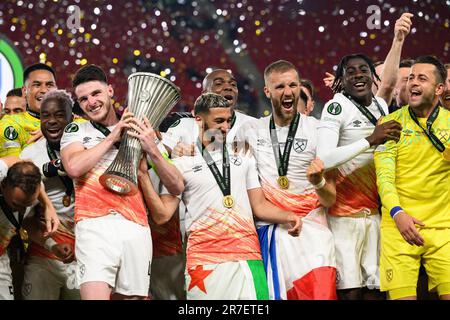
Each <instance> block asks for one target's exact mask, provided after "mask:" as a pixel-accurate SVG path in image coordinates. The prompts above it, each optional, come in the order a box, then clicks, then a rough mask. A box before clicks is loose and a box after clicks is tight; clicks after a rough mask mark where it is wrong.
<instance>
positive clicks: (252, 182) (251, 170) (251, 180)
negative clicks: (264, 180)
mask: <svg viewBox="0 0 450 320" xmlns="http://www.w3.org/2000/svg"><path fill="white" fill-rule="evenodd" d="M246 160H247V161H248V162H249V164H248V168H247V175H246V179H247V183H246V185H247V190H250V189H256V188H261V184H260V183H259V177H258V170H257V169H256V160H255V157H253V156H250V157H248V158H246Z"/></svg>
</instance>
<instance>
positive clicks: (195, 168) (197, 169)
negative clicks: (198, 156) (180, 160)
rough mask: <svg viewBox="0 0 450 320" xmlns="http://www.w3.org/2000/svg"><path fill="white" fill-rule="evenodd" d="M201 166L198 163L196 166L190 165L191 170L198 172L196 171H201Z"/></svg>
mask: <svg viewBox="0 0 450 320" xmlns="http://www.w3.org/2000/svg"><path fill="white" fill-rule="evenodd" d="M202 169H203V166H202V165H201V164H200V165H198V166H195V167H192V171H194V172H198V171H202Z"/></svg>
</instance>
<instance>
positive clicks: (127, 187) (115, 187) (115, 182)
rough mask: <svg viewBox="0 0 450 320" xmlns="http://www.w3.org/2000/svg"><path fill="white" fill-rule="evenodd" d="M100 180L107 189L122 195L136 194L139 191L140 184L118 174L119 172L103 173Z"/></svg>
mask: <svg viewBox="0 0 450 320" xmlns="http://www.w3.org/2000/svg"><path fill="white" fill-rule="evenodd" d="M99 181H100V183H101V184H102V186H104V187H105V188H106V189H108V190H110V191H112V192H115V193H118V194H121V195H134V194H136V193H137V192H138V186H137V185H136V184H134V183H133V182H131V181H130V180H129V179H127V178H125V177H123V176H121V175H118V173H117V172H116V173H108V174H103V175H101V176H100V179H99Z"/></svg>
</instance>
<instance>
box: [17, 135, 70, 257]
mask: <svg viewBox="0 0 450 320" xmlns="http://www.w3.org/2000/svg"><path fill="white" fill-rule="evenodd" d="M55 154H56V156H57V157H59V151H55ZM20 158H21V159H25V160H26V159H29V160H31V161H33V163H34V164H35V165H36V166H37V167H38V168H39V169H40V170H41V174H42V166H43V165H44V164H45V163H47V162H49V161H50V157H49V155H48V152H47V140H46V139H40V140H39V141H37V142H36V143H34V144H32V145H30V146H28V147H26V148H25V149H23V151H22V153H21V154H20ZM42 179H43V182H44V185H45V191H46V193H47V195H48V197H49V199H50V201H51V202H52V203H53V206H54V207H55V210H56V213H57V214H58V217H59V220H60V222H61V224H60V226H59V228H58V231H57V232H56V233H55V234H54V235H52V238H53V239H54V240H55V241H56V242H57V243H69V244H72V245H74V244H75V234H74V226H75V221H74V204H75V197H74V192H72V196H71V201H70V205H69V206H68V207H66V206H64V205H63V197H64V196H65V194H66V187H65V186H64V184H63V182H62V181H61V178H60V177H51V178H46V177H45V176H44V175H43V174H42ZM29 254H30V255H37V256H41V257H47V258H51V259H57V258H56V256H55V255H54V254H53V253H51V252H50V251H48V250H47V249H45V248H44V247H43V246H40V245H38V244H36V243H34V242H33V243H32V244H31V246H30V248H29Z"/></svg>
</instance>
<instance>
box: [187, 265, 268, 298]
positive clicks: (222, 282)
mask: <svg viewBox="0 0 450 320" xmlns="http://www.w3.org/2000/svg"><path fill="white" fill-rule="evenodd" d="M186 288H187V294H186V298H187V300H268V299H269V291H268V288H267V280H266V273H265V272H264V265H263V262H262V261H261V260H248V261H244V260H241V261H229V262H222V263H218V264H208V265H198V266H195V267H192V268H191V269H189V270H186Z"/></svg>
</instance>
